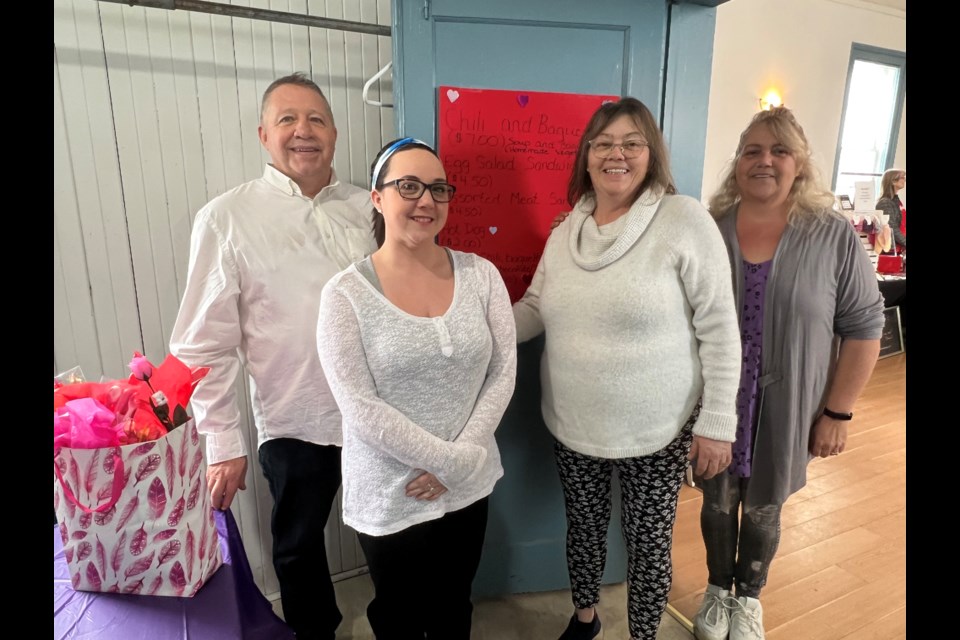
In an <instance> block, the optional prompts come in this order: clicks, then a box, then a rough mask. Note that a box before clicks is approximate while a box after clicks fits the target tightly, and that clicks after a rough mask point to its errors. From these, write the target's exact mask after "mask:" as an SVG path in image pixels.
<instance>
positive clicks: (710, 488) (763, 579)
mask: <svg viewBox="0 0 960 640" xmlns="http://www.w3.org/2000/svg"><path fill="white" fill-rule="evenodd" d="M697 483H698V486H700V487H701V488H702V489H703V508H702V509H701V510H700V530H701V531H702V532H703V543H704V546H705V547H706V549H707V570H708V571H709V573H710V577H709V582H710V584H712V585H715V586H718V587H720V588H721V589H730V588H731V587H732V586H733V584H734V582H736V586H737V589H736V595H737V597H741V596H749V597H751V598H759V597H760V590H761V589H763V586H764V585H765V584H766V583H767V573H768V572H769V570H770V563H772V562H773V557H774V556H775V555H776V553H777V547H778V546H779V545H780V511H781V509H782V508H783V505H782V504H767V505H748V504H745V503H744V497H745V496H746V495H747V486H748V485H749V483H750V478H739V477H736V476H732V475H730V474H729V473H728V472H726V471H721V472H720V473H718V474H717V475H716V476H714V477H713V478H710V479H709V480H704V479H702V478H698V479H697ZM741 511H742V512H741Z"/></svg>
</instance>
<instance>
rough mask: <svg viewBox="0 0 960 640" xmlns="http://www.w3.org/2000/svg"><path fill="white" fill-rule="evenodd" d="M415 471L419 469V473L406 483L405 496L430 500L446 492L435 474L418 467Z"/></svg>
mask: <svg viewBox="0 0 960 640" xmlns="http://www.w3.org/2000/svg"><path fill="white" fill-rule="evenodd" d="M417 471H420V475H419V476H417V477H416V478H414V479H413V480H411V481H410V482H409V483H407V487H406V489H407V497H409V498H416V499H417V500H428V501H431V502H432V501H433V500H436V499H437V498H439V497H440V496H442V495H443V494H445V493H446V492H447V488H446V487H445V486H443V483H441V482H440V481H439V480H437V476H435V475H433V474H432V473H428V472H426V471H422V470H420V469H417Z"/></svg>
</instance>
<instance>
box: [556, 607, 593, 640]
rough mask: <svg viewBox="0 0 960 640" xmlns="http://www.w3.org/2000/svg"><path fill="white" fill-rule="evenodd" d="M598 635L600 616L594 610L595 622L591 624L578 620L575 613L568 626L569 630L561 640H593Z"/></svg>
mask: <svg viewBox="0 0 960 640" xmlns="http://www.w3.org/2000/svg"><path fill="white" fill-rule="evenodd" d="M598 635H600V614H599V613H597V612H596V610H594V612H593V620H591V621H590V622H580V621H579V620H577V614H576V613H574V614H573V617H572V618H570V624H568V625H567V630H566V631H564V632H563V635H562V636H560V638H559V640H593V638H596V637H597V636H598Z"/></svg>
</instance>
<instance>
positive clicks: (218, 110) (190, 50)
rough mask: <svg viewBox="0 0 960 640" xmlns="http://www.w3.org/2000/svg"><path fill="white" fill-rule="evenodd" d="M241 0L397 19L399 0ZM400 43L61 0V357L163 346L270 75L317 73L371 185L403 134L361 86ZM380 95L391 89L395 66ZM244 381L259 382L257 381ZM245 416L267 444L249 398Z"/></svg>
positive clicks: (347, 159)
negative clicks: (208, 214) (203, 223)
mask: <svg viewBox="0 0 960 640" xmlns="http://www.w3.org/2000/svg"><path fill="white" fill-rule="evenodd" d="M219 1H220V2H227V1H228V0H219ZM232 4H238V5H244V6H251V7H259V8H267V9H272V10H275V11H285V12H291V13H299V14H307V15H315V16H323V17H327V18H338V19H344V20H350V21H356V22H366V23H370V24H381V25H388V26H389V25H390V20H391V19H390V0H326V1H325V0H273V1H269V0H249V1H245V0H235V1H234V2H233V3H232ZM390 59H391V41H390V38H388V37H379V36H374V35H366V34H359V33H348V32H343V31H337V30H332V29H316V28H308V27H303V26H296V25H289V24H281V23H270V22H264V21H260V20H252V19H246V18H230V17H226V16H215V15H209V14H204V13H195V12H188V11H182V10H177V11H168V10H164V9H152V8H139V7H130V6H127V5H122V4H115V3H108V2H103V3H99V2H96V0H54V68H53V84H54V123H53V126H54V283H53V292H54V293H53V295H54V356H53V357H54V362H53V368H54V372H55V373H57V372H60V371H63V370H65V369H69V368H71V367H73V366H76V365H80V366H81V367H82V369H83V372H84V374H85V375H86V377H87V379H90V380H98V379H100V377H101V376H105V377H108V378H119V377H125V376H126V374H128V371H127V368H126V363H127V362H128V361H129V360H130V358H131V356H132V354H133V351H134V350H137V351H141V352H143V353H144V354H145V355H147V356H148V357H149V358H150V359H151V360H153V361H154V362H156V363H159V362H160V361H161V360H163V358H164V357H166V354H167V348H168V340H169V337H170V331H171V329H172V327H173V322H174V320H175V318H176V314H177V309H178V307H179V301H180V296H181V294H182V289H183V284H184V280H185V279H186V272H187V262H188V252H189V245H190V229H191V226H192V223H193V217H194V215H195V214H196V212H197V211H198V210H199V209H200V207H202V206H203V205H204V204H205V203H206V202H207V201H208V200H210V199H212V198H213V197H215V196H217V195H219V194H220V193H222V192H224V191H226V190H227V189H229V188H232V187H234V186H236V185H238V184H240V183H242V182H245V181H247V180H251V179H253V178H256V177H257V176H259V175H260V174H261V173H262V172H263V165H264V163H265V162H267V161H268V160H269V157H268V156H267V154H266V153H265V152H264V150H263V149H262V148H261V146H260V142H259V140H258V138H257V123H258V118H259V105H260V98H261V96H262V94H263V91H264V90H265V89H266V87H267V86H268V85H269V84H270V82H272V81H273V80H274V79H275V78H277V77H280V76H283V75H286V74H288V73H292V72H294V71H302V72H305V73H306V74H308V75H309V76H310V77H312V78H313V80H314V81H316V82H317V84H318V85H320V87H321V89H323V91H324V93H325V94H326V95H327V98H328V100H329V102H330V106H331V107H332V109H333V114H334V120H335V122H336V125H337V129H338V131H339V139H338V144H337V151H336V156H335V159H334V167H335V169H336V171H337V173H338V175H339V176H340V178H341V179H342V180H345V181H347V182H351V183H353V184H356V185H359V186H366V182H367V175H368V173H369V165H370V161H371V160H372V159H373V157H374V155H375V154H376V152H377V151H379V149H380V148H381V146H382V145H383V143H384V142H386V141H387V140H390V139H392V138H393V137H395V136H394V125H393V110H392V109H381V108H378V107H371V106H367V105H365V104H364V103H363V99H362V90H363V85H364V83H365V82H366V80H367V79H369V78H370V77H372V76H373V75H374V74H376V73H377V71H378V70H379V69H380V68H381V67H382V66H383V65H385V64H386V63H387V62H389V61H390ZM370 97H371V99H373V100H379V101H382V102H387V103H390V102H392V84H391V82H390V76H389V74H387V75H386V77H385V78H383V79H381V82H380V83H379V86H378V85H374V87H373V88H372V90H371V92H370ZM304 346H305V348H306V347H308V346H310V345H304ZM237 384H238V385H239V386H240V387H243V393H242V397H248V395H249V393H248V391H247V389H246V381H245V380H238V381H237ZM244 421H245V423H244V429H245V432H246V435H247V438H248V445H249V448H250V451H256V430H255V428H254V426H253V420H252V414H251V411H250V409H249V407H247V411H246V414H245V416H244ZM250 463H251V464H250V470H249V471H248V476H247V491H245V492H242V493H241V494H240V496H239V498H238V500H237V501H235V502H234V507H233V510H234V514H235V515H236V517H237V520H238V522H239V524H240V529H241V531H242V533H243V537H244V542H245V544H246V548H247V555H248V556H249V559H250V564H251V567H252V568H253V571H254V577H255V579H256V580H257V583H258V585H259V586H260V587H261V589H262V590H263V591H264V593H265V594H267V595H268V596H271V597H272V596H274V595H276V594H277V592H278V587H277V581H276V576H275V575H274V572H273V567H272V565H271V562H270V545H271V536H270V509H271V507H272V500H271V498H270V493H269V489H268V487H267V484H266V481H265V479H264V478H263V476H262V474H261V472H260V468H259V463H258V461H257V459H256V455H255V454H253V455H252V456H251V460H250ZM338 512H339V503H338V504H337V506H336V507H335V509H334V514H333V515H332V517H331V521H330V523H329V524H328V527H327V533H328V536H327V537H328V544H327V553H328V556H329V559H330V566H331V571H333V572H334V573H335V574H336V573H341V572H348V571H350V570H352V569H354V568H356V567H358V566H360V565H362V564H363V557H362V554H361V551H360V549H359V546H358V545H357V543H356V539H355V536H354V534H353V533H352V532H351V531H350V530H349V529H348V528H346V527H344V526H343V525H342V524H341V523H340V522H339V518H338Z"/></svg>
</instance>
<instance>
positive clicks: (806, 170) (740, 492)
mask: <svg viewBox="0 0 960 640" xmlns="http://www.w3.org/2000/svg"><path fill="white" fill-rule="evenodd" d="M810 156H811V151H810V146H809V144H808V143H807V139H806V136H805V135H804V133H803V129H802V128H801V127H800V125H799V124H798V123H797V121H796V119H795V118H794V116H793V114H792V113H791V112H790V110H789V109H786V108H782V107H781V108H775V109H771V110H770V111H761V112H760V113H758V114H757V115H756V116H754V118H753V120H752V121H751V122H750V124H749V126H748V127H747V128H746V130H745V131H744V132H743V133H742V134H741V136H740V143H739V145H738V146H737V151H736V155H735V157H734V160H733V162H732V163H731V164H730V166H729V168H728V170H727V173H726V175H725V177H724V180H723V182H722V184H721V187H720V190H719V191H718V192H717V194H715V195H714V197H713V198H712V199H711V201H710V212H711V213H712V214H713V215H714V217H716V218H717V224H718V225H719V227H720V232H721V234H722V235H723V238H724V241H725V242H726V244H727V250H728V252H729V256H730V262H731V265H732V271H733V287H734V290H735V291H736V296H737V309H738V312H739V320H740V329H741V338H742V343H743V345H742V348H743V365H742V370H741V375H740V391H739V393H738V397H737V410H738V415H739V422H738V426H737V441H736V442H735V443H734V446H733V464H731V466H730V468H729V471H727V472H724V473H721V474H718V475H717V476H716V477H714V478H710V479H703V480H701V481H700V482H699V485H700V486H701V487H702V488H703V496H704V499H703V509H702V512H701V518H700V522H701V528H702V530H703V539H704V543H705V545H706V550H707V568H708V571H709V578H708V586H707V590H706V594H705V595H704V599H703V602H702V604H701V607H700V610H699V611H698V613H697V615H696V616H695V617H694V632H695V634H696V637H697V638H698V639H699V640H727V638H729V639H730V640H757V639H761V638H763V637H764V630H763V608H762V606H761V604H760V600H759V598H760V590H761V589H762V588H763V586H764V584H765V583H766V580H767V573H768V570H769V568H770V564H771V562H772V561H773V557H774V554H775V553H776V551H777V546H778V544H779V541H780V512H781V508H782V506H783V503H784V501H785V500H786V499H787V498H788V497H789V496H790V495H792V494H793V493H794V492H796V491H798V490H800V489H801V488H802V487H803V486H804V484H806V470H807V463H808V462H809V461H810V460H811V459H812V458H813V457H814V456H820V457H826V456H835V455H839V454H840V453H842V452H843V450H844V447H845V446H846V443H847V425H849V424H850V422H849V420H850V418H851V417H852V416H853V413H852V412H853V407H854V402H855V401H856V399H857V396H858V395H859V394H860V392H861V391H862V389H863V386H864V385H865V384H866V382H867V380H868V379H869V378H870V374H871V372H872V371H873V367H874V365H875V364H876V361H877V355H878V353H879V350H880V340H879V338H880V333H881V330H882V328H883V299H882V297H881V295H880V291H879V289H878V287H877V279H876V277H875V275H874V272H873V268H872V266H871V264H870V260H869V258H868V257H867V253H866V251H864V250H863V248H862V246H861V244H860V240H859V238H858V237H857V234H856V232H855V231H854V229H853V227H852V225H851V224H850V222H849V221H848V220H847V219H846V218H844V217H842V216H840V215H839V214H837V213H836V212H834V211H833V210H832V205H833V202H834V198H833V194H832V193H830V192H829V191H828V190H827V189H825V188H824V187H823V186H822V183H821V180H820V176H819V172H818V171H817V168H816V166H815V165H814V164H813V162H812V161H811V159H810ZM838 343H839V350H838ZM734 588H735V592H734V591H733V589H734Z"/></svg>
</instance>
